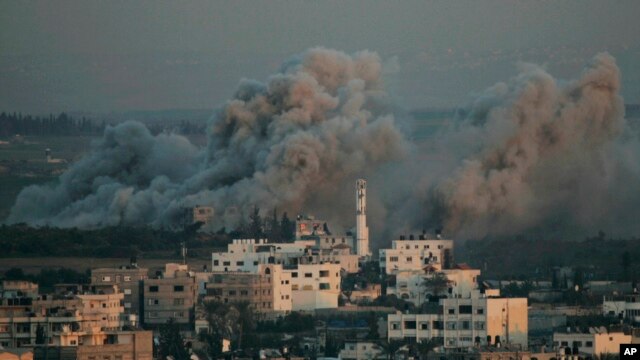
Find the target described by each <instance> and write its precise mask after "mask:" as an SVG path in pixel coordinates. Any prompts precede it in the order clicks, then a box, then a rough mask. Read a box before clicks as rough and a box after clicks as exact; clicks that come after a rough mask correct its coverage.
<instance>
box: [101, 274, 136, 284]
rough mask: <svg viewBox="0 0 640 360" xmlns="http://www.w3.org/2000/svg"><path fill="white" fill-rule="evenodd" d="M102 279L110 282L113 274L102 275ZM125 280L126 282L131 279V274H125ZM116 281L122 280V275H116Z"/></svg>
mask: <svg viewBox="0 0 640 360" xmlns="http://www.w3.org/2000/svg"><path fill="white" fill-rule="evenodd" d="M102 281H103V282H110V281H111V276H103V277H102ZM124 281H126V282H129V281H131V276H129V275H125V276H124ZM116 282H120V275H116Z"/></svg>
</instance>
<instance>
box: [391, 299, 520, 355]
mask: <svg viewBox="0 0 640 360" xmlns="http://www.w3.org/2000/svg"><path fill="white" fill-rule="evenodd" d="M438 305H439V306H438V307H437V309H436V310H435V311H433V313H430V314H402V313H396V314H391V315H389V316H388V319H387V326H388V329H387V331H388V333H387V337H388V338H389V339H406V340H411V341H418V342H420V341H423V340H431V339H434V340H437V341H439V342H440V343H442V344H444V348H458V347H472V346H478V345H480V346H491V345H496V344H500V345H502V346H505V345H507V344H508V345H517V346H520V347H521V349H526V348H527V330H528V317H527V299H526V298H473V299H457V298H451V299H440V301H439V303H438Z"/></svg>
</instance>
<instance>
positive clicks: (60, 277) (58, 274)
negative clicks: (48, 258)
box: [0, 268, 90, 291]
mask: <svg viewBox="0 0 640 360" xmlns="http://www.w3.org/2000/svg"><path fill="white" fill-rule="evenodd" d="M0 278H2V280H26V281H31V282H32V283H36V284H38V286H39V288H40V290H41V291H50V290H52V289H53V286H54V285H55V284H87V283H89V279H90V270H89V269H87V271H85V272H84V273H81V272H77V271H75V270H73V269H67V268H59V269H42V270H40V272H39V273H38V274H27V273H25V272H24V271H23V270H22V269H20V268H11V269H9V270H7V271H6V272H5V273H4V274H3V275H2V276H0Z"/></svg>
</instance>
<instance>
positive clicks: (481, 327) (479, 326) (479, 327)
mask: <svg viewBox="0 0 640 360" xmlns="http://www.w3.org/2000/svg"><path fill="white" fill-rule="evenodd" d="M473 328H474V329H476V330H484V321H474V322H473Z"/></svg>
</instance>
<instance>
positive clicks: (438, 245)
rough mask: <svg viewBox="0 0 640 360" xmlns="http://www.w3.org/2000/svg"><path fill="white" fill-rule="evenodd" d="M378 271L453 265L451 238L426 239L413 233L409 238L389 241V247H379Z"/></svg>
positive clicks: (448, 266)
mask: <svg viewBox="0 0 640 360" xmlns="http://www.w3.org/2000/svg"><path fill="white" fill-rule="evenodd" d="M379 255H380V271H381V272H383V273H385V274H388V275H390V274H395V273H398V272H400V271H421V270H423V269H424V268H425V267H429V268H433V269H435V270H441V269H447V268H450V267H451V266H453V240H442V239H426V237H425V236H424V235H419V236H418V239H417V240H414V239H413V235H410V236H409V240H406V239H404V236H401V237H400V239H399V240H393V241H392V242H391V249H380V250H379Z"/></svg>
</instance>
